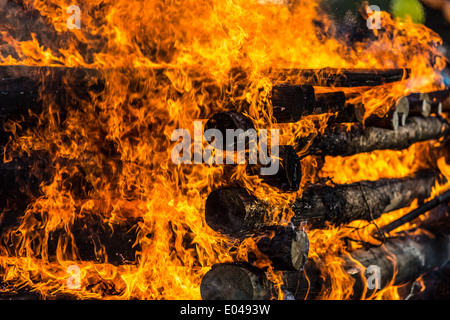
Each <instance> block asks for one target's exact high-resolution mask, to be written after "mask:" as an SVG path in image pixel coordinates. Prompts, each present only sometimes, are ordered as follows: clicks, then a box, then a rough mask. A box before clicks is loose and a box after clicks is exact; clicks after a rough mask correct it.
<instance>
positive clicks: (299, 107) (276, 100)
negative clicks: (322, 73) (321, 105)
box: [271, 85, 316, 123]
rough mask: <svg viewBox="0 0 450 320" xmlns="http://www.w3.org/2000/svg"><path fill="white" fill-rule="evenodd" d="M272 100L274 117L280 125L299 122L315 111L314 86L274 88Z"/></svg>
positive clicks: (281, 86) (280, 86) (282, 86)
mask: <svg viewBox="0 0 450 320" xmlns="http://www.w3.org/2000/svg"><path fill="white" fill-rule="evenodd" d="M271 100H272V112H273V117H274V118H275V119H276V120H277V122H279V123H289V122H297V121H299V120H300V118H301V117H302V116H305V115H309V114H311V113H312V112H313V111H314V106H315V103H316V98H315V94H314V88H313V87H312V86H290V85H279V86H274V87H273V89H272V97H271Z"/></svg>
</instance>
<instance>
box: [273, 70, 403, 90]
mask: <svg viewBox="0 0 450 320" xmlns="http://www.w3.org/2000/svg"><path fill="white" fill-rule="evenodd" d="M410 74H411V70H410V69H378V70H377V69H337V68H324V69H278V70H272V71H271V72H270V75H271V77H273V78H274V79H277V80H278V81H288V80H292V79H296V80H298V81H300V82H301V84H305V85H312V86H326V87H330V86H331V87H366V86H369V87H372V86H380V85H383V84H386V83H392V82H397V81H402V80H405V79H408V78H409V77H410Z"/></svg>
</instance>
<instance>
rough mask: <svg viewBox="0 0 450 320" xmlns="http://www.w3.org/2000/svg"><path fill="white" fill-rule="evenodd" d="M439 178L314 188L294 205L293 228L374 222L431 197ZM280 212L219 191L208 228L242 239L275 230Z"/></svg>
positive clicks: (425, 175)
mask: <svg viewBox="0 0 450 320" xmlns="http://www.w3.org/2000/svg"><path fill="white" fill-rule="evenodd" d="M436 179H437V173H436V172H434V171H421V172H418V173H417V174H416V175H415V176H413V177H411V178H404V179H380V180H378V181H362V182H359V183H352V184H346V185H336V186H334V187H331V186H313V187H310V188H308V189H306V190H305V191H304V192H303V195H302V197H301V198H298V199H296V200H295V201H294V202H293V203H291V204H289V207H290V208H291V209H292V211H293V213H294V216H293V217H292V220H291V222H292V224H293V225H294V226H300V225H301V224H302V223H304V222H307V223H309V224H310V226H311V227H313V228H321V227H323V226H324V225H326V224H327V223H331V224H334V225H340V224H345V223H348V222H350V221H354V220H368V221H370V220H373V219H376V218H378V217H380V216H381V214H383V213H387V212H390V211H393V210H396V209H400V208H403V207H406V206H408V205H409V204H410V203H411V202H412V201H413V200H414V199H419V201H423V200H425V199H426V198H428V197H429V196H430V193H431V190H432V188H433V186H434V185H435V181H436ZM275 211H276V208H271V207H269V206H268V205H267V204H266V203H265V202H264V201H262V200H261V199H256V198H255V197H253V196H251V195H250V194H248V192H247V191H246V190H245V189H242V188H225V189H217V190H214V191H213V192H211V193H210V194H209V196H208V198H207V200H206V204H205V219H206V223H207V224H208V225H209V226H210V227H211V228H212V229H214V230H216V231H219V232H222V233H224V234H228V235H239V234H242V233H245V232H251V231H252V230H260V229H263V228H265V227H267V225H270V223H271V221H272V218H273V214H274V213H275Z"/></svg>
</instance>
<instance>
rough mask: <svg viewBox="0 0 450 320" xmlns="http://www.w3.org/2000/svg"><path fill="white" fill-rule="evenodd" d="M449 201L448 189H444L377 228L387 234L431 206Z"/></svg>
mask: <svg viewBox="0 0 450 320" xmlns="http://www.w3.org/2000/svg"><path fill="white" fill-rule="evenodd" d="M449 201H450V191H446V192H444V193H442V194H440V195H439V196H436V197H434V198H433V199H431V200H430V201H427V202H426V203H424V204H423V205H421V206H419V207H418V208H416V209H414V210H412V211H410V212H408V213H407V214H406V215H404V216H402V217H400V218H398V219H396V220H394V221H392V222H391V223H389V224H387V225H385V226H384V227H382V228H380V229H379V230H378V232H379V233H381V234H383V235H386V236H387V235H388V234H389V232H391V231H393V230H395V229H397V228H398V227H400V226H402V225H404V224H406V223H409V222H411V221H413V220H414V219H416V218H418V217H419V216H420V215H422V214H424V213H426V212H428V211H430V210H431V209H433V208H436V207H437V206H439V205H441V204H444V203H448V202H449Z"/></svg>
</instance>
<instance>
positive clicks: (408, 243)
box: [346, 232, 450, 299]
mask: <svg viewBox="0 0 450 320" xmlns="http://www.w3.org/2000/svg"><path fill="white" fill-rule="evenodd" d="M449 253H450V237H449V235H448V234H432V235H429V234H426V233H425V234H422V233H420V232H418V233H416V234H414V233H413V234H411V235H408V234H403V235H399V236H398V237H397V238H392V239H389V240H388V241H387V242H386V243H385V244H384V245H383V246H381V247H376V248H371V249H368V250H363V249H361V250H357V251H355V252H352V253H351V257H352V259H354V260H356V261H357V262H359V263H360V264H361V265H362V266H363V268H361V267H360V266H358V265H355V264H354V263H352V262H348V264H347V267H346V271H347V272H348V273H349V274H350V275H352V276H353V277H354V278H355V280H356V281H355V283H354V285H353V298H354V299H359V298H361V297H363V293H364V291H365V290H366V289H367V293H366V295H365V296H366V297H367V296H369V295H371V294H373V293H374V292H376V291H377V289H383V288H385V287H386V286H388V285H389V284H390V283H392V284H393V285H400V284H403V283H406V282H408V281H412V280H415V279H416V278H418V277H419V276H421V275H422V274H424V273H426V272H428V271H430V270H432V269H434V268H436V267H439V266H441V265H442V264H444V263H445V262H446V261H448V260H449V258H450V255H449ZM370 266H375V267H379V269H377V271H378V273H377V274H378V275H379V282H378V283H377V282H375V281H372V280H375V279H376V278H377V276H374V278H373V279H371V281H370V283H369V284H370V286H367V284H368V282H367V280H369V279H368V278H369V277H370V276H371V275H375V273H371V274H370V273H367V268H368V267H370ZM377 285H378V286H377Z"/></svg>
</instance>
